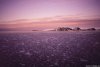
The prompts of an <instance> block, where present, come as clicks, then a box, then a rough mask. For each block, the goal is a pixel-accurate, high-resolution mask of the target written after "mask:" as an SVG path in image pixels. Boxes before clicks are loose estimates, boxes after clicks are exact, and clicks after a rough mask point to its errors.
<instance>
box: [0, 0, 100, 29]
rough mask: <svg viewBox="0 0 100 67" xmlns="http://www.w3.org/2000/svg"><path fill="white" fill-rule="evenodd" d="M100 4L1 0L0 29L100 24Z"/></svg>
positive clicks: (81, 0)
mask: <svg viewBox="0 0 100 67" xmlns="http://www.w3.org/2000/svg"><path fill="white" fill-rule="evenodd" d="M99 3H100V0H0V10H1V11H0V15H1V16H0V28H2V29H3V28H16V29H17V28H25V29H26V28H29V29H30V28H32V27H33V28H34V29H39V28H40V29H41V28H55V27H59V26H69V27H73V26H74V27H75V26H81V27H82V26H83V27H84V26H86V27H89V26H91V27H92V26H93V27H99V26H100V24H99V22H100V13H99V12H100V8H99V6H100V4H99ZM84 20H85V22H83V21H84ZM87 21H88V22H87Z"/></svg>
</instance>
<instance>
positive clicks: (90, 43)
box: [0, 31, 100, 67]
mask: <svg viewBox="0 0 100 67" xmlns="http://www.w3.org/2000/svg"><path fill="white" fill-rule="evenodd" d="M98 64H99V65H100V32H99V31H89V32H86V31H84V32H56V31H54V32H52V31H51V32H2V33H0V67H86V65H98Z"/></svg>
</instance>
